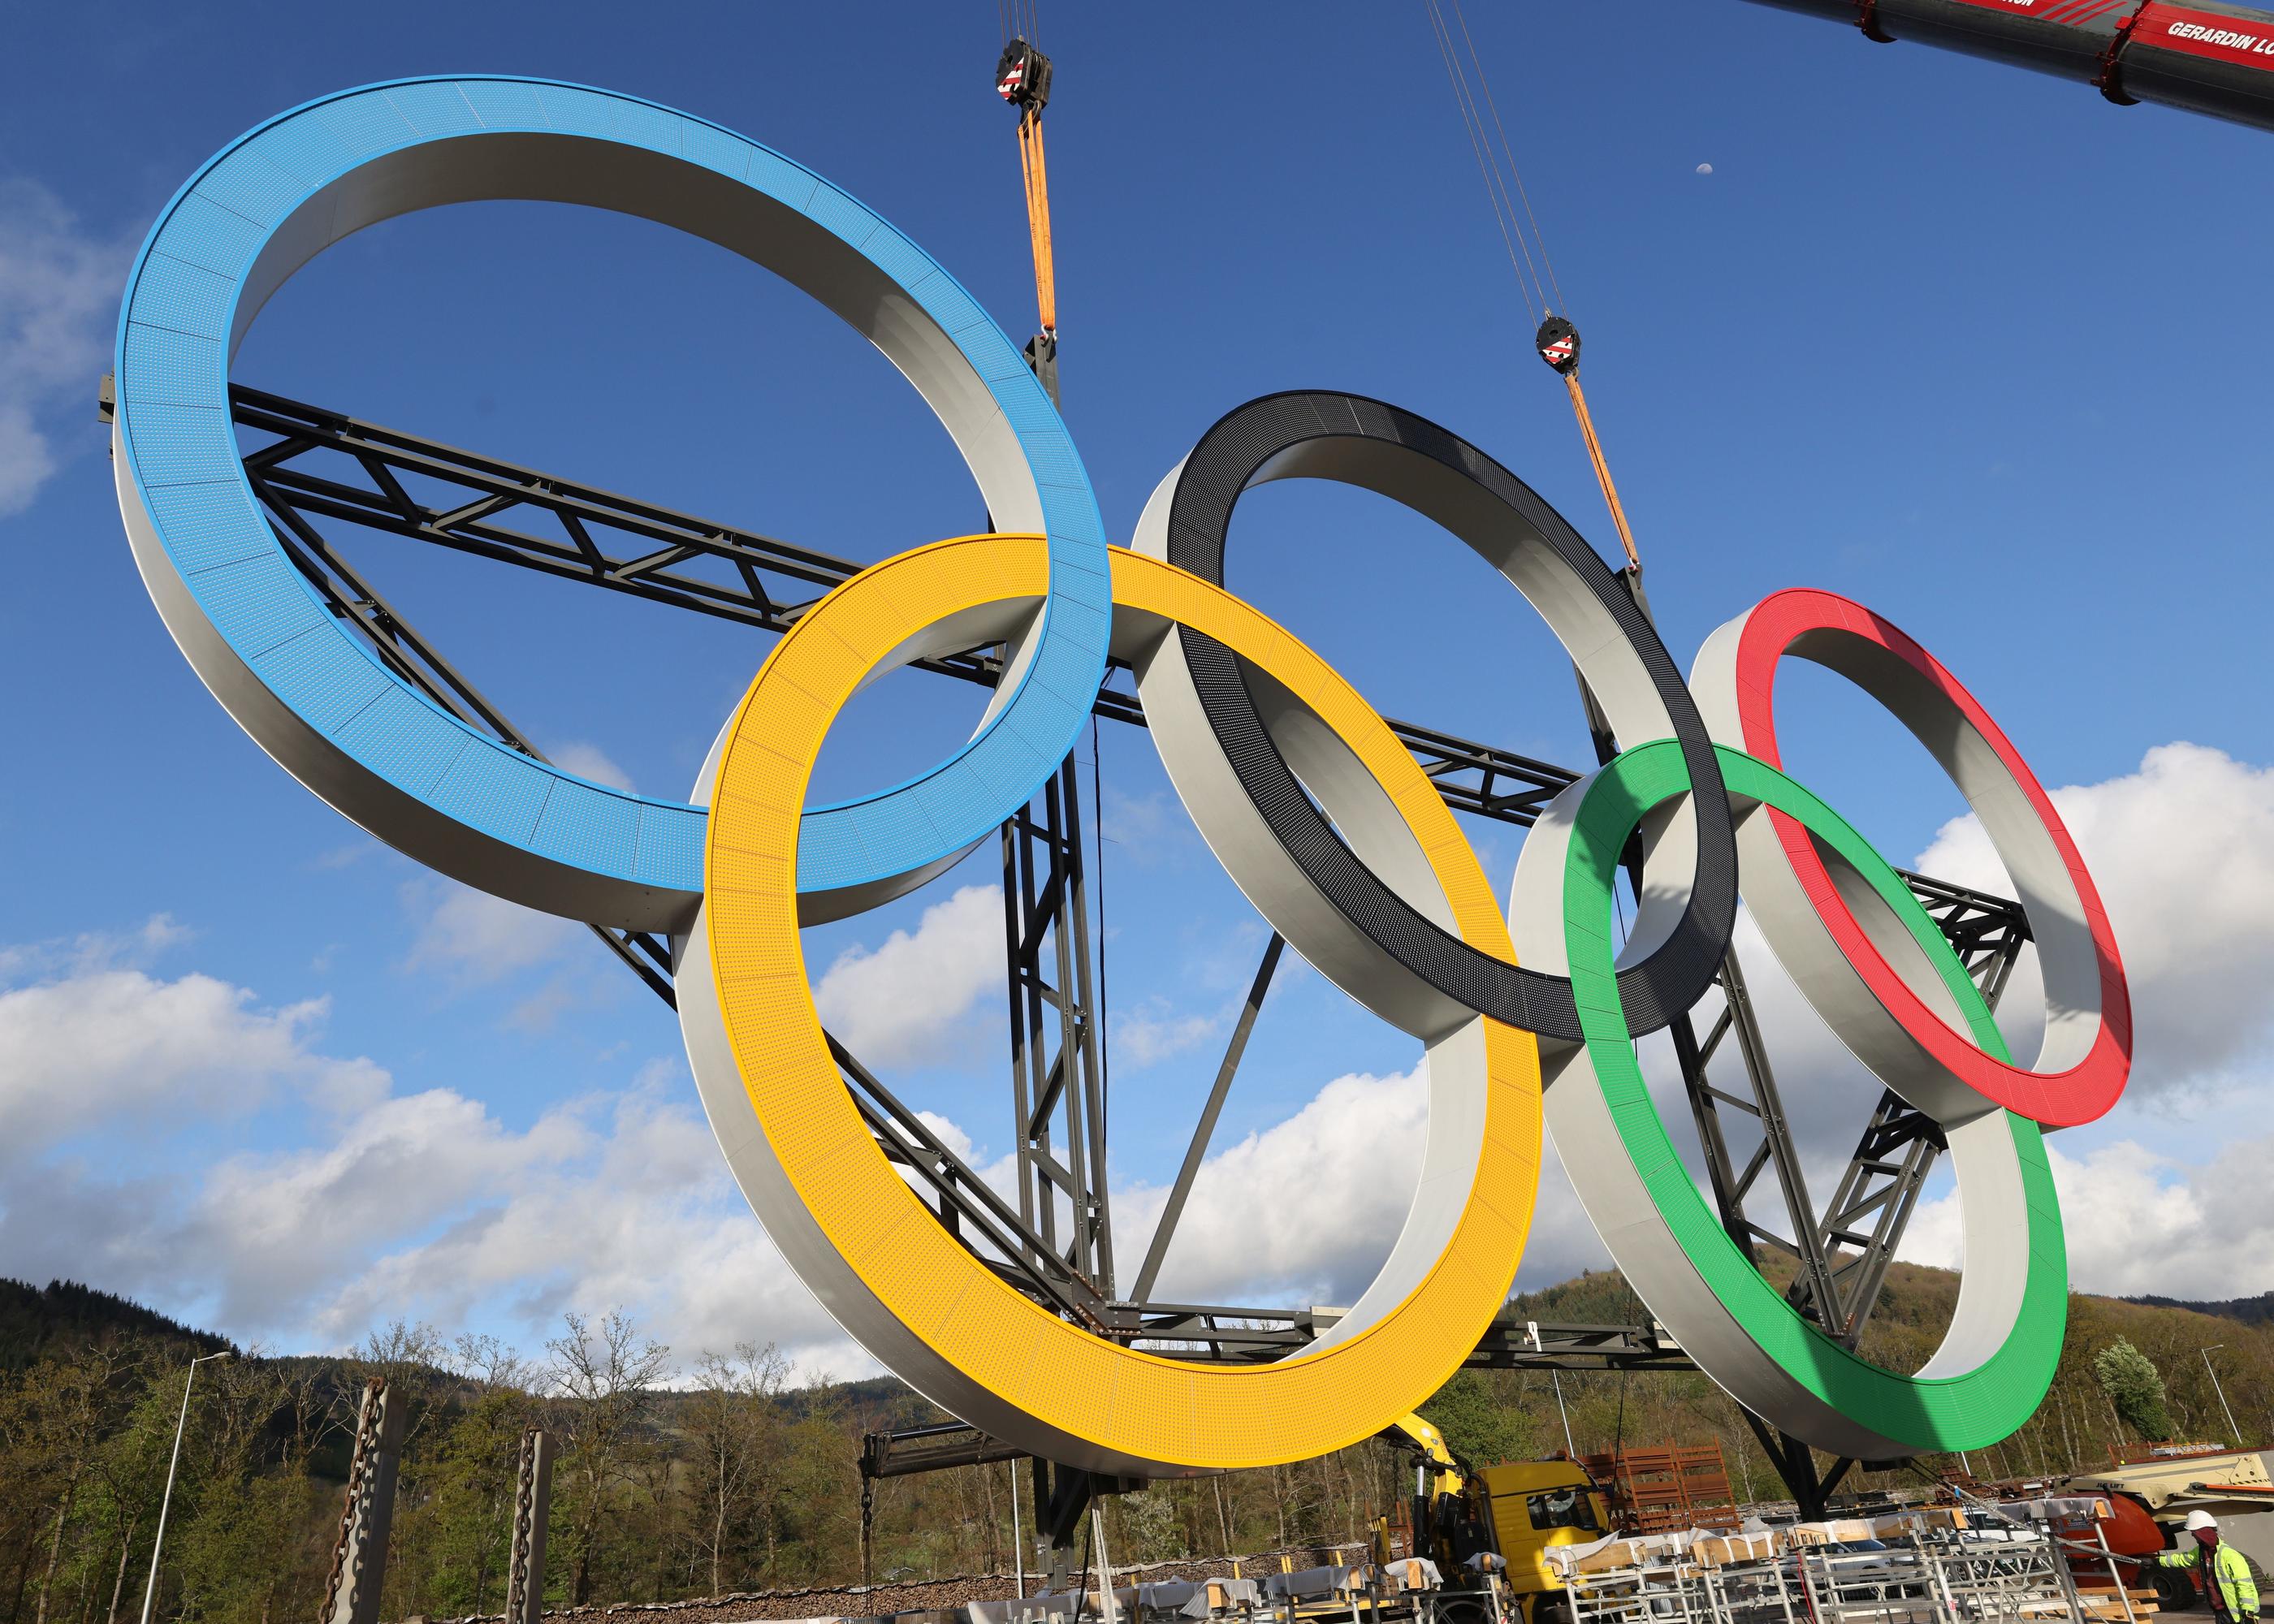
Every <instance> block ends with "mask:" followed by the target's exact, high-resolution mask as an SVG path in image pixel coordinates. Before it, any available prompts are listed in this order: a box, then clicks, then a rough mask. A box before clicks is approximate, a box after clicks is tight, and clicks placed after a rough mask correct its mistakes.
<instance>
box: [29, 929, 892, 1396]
mask: <svg viewBox="0 0 2274 1624" xmlns="http://www.w3.org/2000/svg"><path fill="white" fill-rule="evenodd" d="M325 1014H326V1005H325V1004H323V1003H322V1002H320V1001H314V1002H310V1003H306V1004H294V1005H290V1006H286V1007H283V1008H276V1009H272V1008H266V1007H263V1006H262V1005H261V1004H260V1001H259V999H258V998H257V997H256V996H255V995H254V994H253V993H252V991H250V990H249V989H245V988H241V987H234V986H230V985H229V984H227V983H226V982H223V981H219V980H217V979H215V977H213V976H210V975H206V974H195V973H192V974H185V975H182V976H180V977H178V978H176V979H174V980H170V981H167V980H161V979H158V978H156V977H154V976H152V975H151V974H148V973H147V972H145V971H142V970H139V969H124V968H117V967H112V966H104V965H101V964H93V965H79V966H72V967H70V968H68V969H66V970H65V971H64V972H63V973H60V974H56V975H54V976H52V977H50V978H49V979H48V980H45V981H39V982H36V983H34V984H31V985H27V986H22V987H17V988H12V989H7V990H5V991H0V1274H15V1275H23V1276H26V1277H29V1278H34V1279H47V1278H49V1277H51V1276H56V1275H62V1276H68V1277H71V1278H75V1279H81V1280H87V1281H89V1282H93V1283H94V1284H98V1285H101V1286H102V1287H105V1288H107V1289H112V1290H117V1291H122V1292H125V1293H127V1294H129V1295H132V1296H134V1297H139V1298H140V1299H141V1300H144V1301H147V1302H152V1303H154V1304H157V1305H159V1306H161V1307H162V1308H165V1309H167V1310H169V1311H170V1312H177V1313H180V1314H184V1315H187V1316H189V1317H191V1318H193V1319H198V1320H200V1321H201V1322H203V1323H207V1324H211V1325H214V1326H215V1327H217V1328H220V1329H222V1330H224V1331H226V1332H228V1333H229V1334H230V1335H235V1336H237V1337H239V1338H241V1339H242V1338H248V1337H263V1338H267V1339H269V1340H273V1341H275V1342H278V1343H279V1344H281V1345H283V1346H287V1347H290V1348H294V1349H303V1348H310V1347H322V1346H331V1347H336V1346H341V1345H344V1344H347V1343H350V1342H355V1341H357V1340H358V1339H359V1338H360V1337H361V1336H362V1335H363V1333H364V1332H365V1330H366V1329H368V1328H369V1327H370V1326H372V1325H373V1323H376V1322H378V1321H380V1320H383V1319H391V1318H394V1317H396V1316H398V1315H406V1316H410V1317H411V1318H425V1319H431V1320H433V1321H435V1322H436V1323H438V1324H440V1326H441V1327H443V1328H444V1329H446V1330H450V1329H456V1328H458V1327H463V1326H466V1325H469V1324H478V1325H485V1326H486V1325H492V1324H501V1325H503V1326H504V1327H506V1328H508V1330H510V1331H512V1332H514V1333H515V1334H516V1335H519V1336H520V1337H521V1338H522V1339H523V1340H524V1341H525V1342H529V1343H531V1344H533V1343H534V1342H535V1341H536V1340H537V1339H538V1337H540V1336H542V1335H545V1334H546V1331H547V1330H548V1329H550V1328H551V1327H552V1326H553V1321H554V1320H555V1319H556V1317H557V1315H558V1314H559V1312H561V1310H562V1309H567V1308H576V1309H582V1310H584V1311H587V1312H601V1311H605V1310H606V1309H608V1308H611V1307H614V1306H617V1305H620V1304H621V1305H623V1306H626V1307H628V1308H629V1309H630V1310H632V1311H633V1312H634V1313H635V1314H636V1315H637V1316H638V1317H639V1318H640V1319H642V1321H643V1322H644V1324H645V1325H646V1326H647V1327H648V1328H649V1329H650V1330H651V1332H652V1334H654V1335H658V1336H659V1337H661V1338H662V1339H663V1340H664V1341H666V1342H671V1343H673V1344H674V1346H676V1347H678V1348H680V1349H681V1350H682V1351H684V1352H687V1353H690V1354H691V1353H692V1352H693V1351H695V1350H697V1349H700V1348H703V1347H719V1348H723V1347H729V1346H732V1345H733V1344H734V1342H737V1341H743V1340H756V1341H774V1342H779V1343H780V1344H781V1345H782V1346H783V1347H784V1348H785V1349H786V1350H790V1351H792V1352H793V1354H794V1357H799V1358H800V1359H801V1361H802V1362H803V1363H804V1364H805V1365H807V1366H808V1368H812V1367H813V1366H814V1365H816V1364H817V1363H818V1364H820V1365H825V1366H829V1367H832V1368H835V1369H837V1370H839V1371H840V1372H843V1371H847V1370H848V1369H849V1370H853V1371H855V1372H862V1371H866V1370H868V1369H870V1368H872V1366H871V1365H870V1362H868V1361H867V1360H866V1359H865V1358H864V1357H862V1356H861V1355H859V1354H858V1353H857V1351H856V1350H853V1349H852V1348H851V1346H850V1344H848V1343H847V1342H846V1341H845V1339H844V1337H843V1336H842V1334H841V1333H840V1332H839V1331H838V1330H837V1329H836V1327H835V1326H834V1325H833V1324H832V1322H831V1321H830V1319H828V1317H827V1315H826V1314H825V1312H823V1311H822V1310H821V1308H820V1306H819V1304H817V1303H816V1302H815V1301H814V1300H813V1298H812V1297H810V1296H809V1294H808V1293H807V1292H806V1290H805V1289H804V1288H803V1287H802V1285H800V1284H799V1283H798V1282H796V1280H795V1278H794V1276H793V1275H792V1274H790V1272H789V1269H788V1267H787V1265H786V1264H784V1263H783V1262H782V1261H781V1259H780V1258H779V1254H777V1253H776V1252H775V1251H774V1250H773V1248H772V1244H771V1243H769V1242H768V1241H767V1240H766V1239H765V1237H764V1233H763V1231H762V1230H761V1229H759V1227H758V1224H757V1220H756V1219H755V1218H753V1217H752V1216H751V1214H750V1213H749V1208H748V1207H746V1206H745V1205H744V1204H743V1202H742V1197H741V1194H740V1192H737V1191H736V1190H735V1188H734V1184H733V1182H732V1180H731V1179H730V1178H729V1177H728V1176H727V1171H726V1169H725V1165H724V1163H723V1162H721V1160H720V1158H719V1154H718V1150H717V1148H716V1147H715V1145H714V1143H713V1141H712V1136H711V1132H710V1130H709V1128H708V1126H707V1125H706V1124H704V1120H703V1117H702V1116H701V1114H700V1112H699V1111H697V1109H693V1107H692V1105H691V1103H690V1099H691V1093H692V1091H691V1089H689V1087H688V1086H686V1083H685V1079H684V1075H683V1072H682V1071H681V1068H680V1067H679V1066H678V1064H676V1063H675V1062H663V1063H658V1064H654V1065H651V1066H650V1067H649V1068H647V1069H646V1070H645V1071H644V1072H643V1073H641V1074H640V1075H639V1076H638V1077H636V1078H635V1079H633V1080H632V1081H631V1082H630V1083H629V1085H628V1086H625V1087H624V1088H622V1089H621V1090H620V1091H614V1092H606V1093H602V1094H595V1095H592V1096H591V1097H587V1098H584V1099H579V1100H573V1101H564V1102H562V1103H560V1104H558V1105H555V1106H553V1107H552V1108H551V1109H547V1110H546V1111H545V1112H543V1113H542V1114H541V1115H539V1116H538V1117H537V1119H536V1120H535V1121H533V1122H531V1124H528V1125H527V1126H525V1127H516V1126H514V1125H513V1124H509V1123H508V1122H506V1121H505V1120H504V1119H502V1118H501V1116H499V1115H498V1114H497V1113H496V1112H495V1111H493V1109H491V1108H490V1107H489V1106H487V1105H486V1104H485V1103H483V1102H482V1101H477V1100H473V1099H471V1098H469V1097H467V1096H466V1095H464V1094H461V1093H459V1092H457V1091H456V1090H454V1089H450V1088H443V1087H434V1088H426V1089H421V1090H417V1091H410V1092H398V1091H397V1089H396V1086H395V1081H394V1079H391V1078H390V1077H389V1076H388V1073H387V1072H386V1071H383V1070H382V1069H380V1067H378V1066H376V1065H374V1064H372V1063H371V1062H369V1061H367V1060H362V1059H339V1058H335V1057H333V1056H328V1055H326V1054H324V1053H322V1052H321V1051H320V1048H319V1047H318V1043H319V1040H320V1030H321V1026H322V1022H323V1019H324V1017H325ZM296 1102H300V1103H307V1104H312V1105H314V1106H316V1107H318V1108H319V1109H316V1110H314V1111H312V1112H302V1113H297V1114H292V1113H289V1110H288V1109H279V1110H278V1111H276V1112H275V1113H273V1114H270V1115H266V1116H255V1115H254V1113H256V1112H258V1111H260V1110H261V1109H262V1108H264V1107H275V1108H290V1106H291V1105H293V1104H294V1103H296ZM217 1121H218V1122H223V1123H226V1124H228V1127H227V1132H230V1133H240V1134H250V1133H255V1132H259V1133H262V1134H265V1135H267V1136H268V1137H271V1138H273V1137H275V1135H276V1134H278V1133H279V1132H286V1133H288V1134H289V1135H290V1139H291V1142H290V1143H288V1145H287V1147H283V1148H272V1149H264V1150H245V1151H241V1152H237V1153H236V1154H223V1155H222V1156H220V1157H219V1158H218V1159H215V1160H206V1159H204V1153H202V1152H201V1151H200V1150H198V1149H194V1148H186V1147H196V1146H197V1145H198V1144H199V1135H200V1133H201V1132H207V1131H209V1130H211V1129H212V1128H213V1127H214V1125H215V1123H216V1122H217ZM139 1139H147V1141H149V1143H150V1145H151V1146H152V1147H154V1149H153V1150H151V1151H149V1152H148V1153H147V1154H135V1151H134V1143H135V1141H137V1140H139Z"/></svg>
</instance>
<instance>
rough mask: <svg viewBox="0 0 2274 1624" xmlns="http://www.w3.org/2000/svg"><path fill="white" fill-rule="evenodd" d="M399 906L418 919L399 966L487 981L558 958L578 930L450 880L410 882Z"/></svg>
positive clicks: (562, 920)
mask: <svg viewBox="0 0 2274 1624" xmlns="http://www.w3.org/2000/svg"><path fill="white" fill-rule="evenodd" d="M403 902H404V904H405V906H408V907H409V908H410V910H411V911H412V912H413V913H414V914H419V915H421V916H423V917H422V918H421V919H420V922H419V925H418V936H417V937H416V938H415V939H414V940H413V941H412V943H411V944H410V958H409V959H408V960H407V961H406V965H405V967H406V968H410V969H414V970H417V969H440V970H443V971H448V972H451V973H454V974H462V975H464V976H467V977H469V978H471V980H474V981H496V980H498V979H499V978H501V977H502V976H506V975H509V974H513V973H514V972H515V971H516V970H526V969H528V968H529V967H530V966H532V965H537V964H542V963H544V962H546V961H547V960H549V959H554V958H557V957H559V956H560V954H561V951H562V950H563V949H564V948H565V947H567V946H568V945H569V944H570V943H571V942H572V941H574V940H575V939H576V936H577V935H578V934H579V933H580V932H581V931H582V929H583V927H582V926H580V925H578V924H576V922H575V921H571V920H565V919H559V918H556V917H555V916H553V914H540V913H538V912H537V910H536V909H534V908H525V907H523V906H521V905H520V904H519V903H517V902H508V901H506V900H505V899H504V898H501V897H493V896H491V895H490V894H489V893H488V892H487V891H475V890H473V889H471V887H469V886H464V885H461V884H459V883H457V882H456V881H455V880H443V879H435V880H415V881H412V882H411V883H409V884H407V885H405V886H404V887H403Z"/></svg>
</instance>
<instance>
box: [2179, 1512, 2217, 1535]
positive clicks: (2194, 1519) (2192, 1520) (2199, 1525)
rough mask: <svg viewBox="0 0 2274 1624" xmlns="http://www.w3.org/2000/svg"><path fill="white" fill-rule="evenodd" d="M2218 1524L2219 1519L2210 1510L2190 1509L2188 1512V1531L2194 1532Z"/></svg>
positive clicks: (2214, 1526)
mask: <svg viewBox="0 0 2274 1624" xmlns="http://www.w3.org/2000/svg"><path fill="white" fill-rule="evenodd" d="M2217 1527H2218V1518H2217V1517H2215V1516H2213V1515H2211V1514H2210V1512H2208V1511H2190V1512H2189V1513H2187V1532H2189V1533H2190V1534H2192V1533H2194V1532H2195V1530H2197V1529H2204V1528H2217Z"/></svg>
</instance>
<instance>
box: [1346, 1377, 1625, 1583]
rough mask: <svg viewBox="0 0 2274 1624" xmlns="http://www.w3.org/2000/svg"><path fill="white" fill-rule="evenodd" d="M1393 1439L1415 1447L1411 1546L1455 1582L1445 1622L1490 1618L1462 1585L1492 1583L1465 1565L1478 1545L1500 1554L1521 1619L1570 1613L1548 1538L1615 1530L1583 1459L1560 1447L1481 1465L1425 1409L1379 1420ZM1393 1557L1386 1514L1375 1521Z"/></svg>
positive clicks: (1577, 1539)
mask: <svg viewBox="0 0 2274 1624" xmlns="http://www.w3.org/2000/svg"><path fill="white" fill-rule="evenodd" d="M1379 1436H1380V1437H1381V1438H1382V1440H1384V1441H1385V1442H1388V1443H1391V1444H1395V1445H1397V1446H1398V1447H1401V1448H1404V1449H1408V1450H1411V1451H1412V1453H1413V1454H1414V1455H1415V1457H1416V1459H1415V1462H1414V1472H1413V1489H1414V1493H1413V1507H1412V1519H1413V1521H1412V1528H1413V1540H1412V1555H1415V1556H1426V1557H1428V1558H1430V1559H1431V1560H1434V1562H1436V1563H1437V1564H1438V1567H1439V1569H1440V1570H1441V1571H1442V1573H1444V1574H1445V1575H1446V1576H1447V1578H1448V1579H1449V1581H1451V1582H1452V1588H1449V1590H1448V1592H1447V1597H1446V1599H1445V1600H1444V1601H1443V1602H1442V1603H1441V1605H1440V1606H1439V1609H1438V1616H1439V1618H1440V1620H1444V1624H1484V1621H1485V1620H1487V1619H1489V1618H1491V1617H1492V1616H1493V1609H1492V1608H1491V1607H1490V1606H1489V1605H1487V1604H1486V1603H1485V1602H1484V1601H1483V1599H1482V1598H1481V1597H1480V1598H1479V1599H1478V1600H1476V1601H1475V1602H1473V1603H1470V1604H1467V1605H1465V1604H1464V1603H1463V1601H1462V1600H1461V1599H1460V1597H1461V1590H1460V1589H1459V1587H1460V1586H1461V1585H1462V1584H1463V1583H1474V1584H1477V1585H1480V1586H1481V1585H1484V1584H1486V1583H1488V1581H1487V1575H1485V1574H1483V1573H1477V1574H1474V1575H1465V1574H1464V1573H1463V1572H1462V1568H1464V1566H1465V1564H1466V1563H1467V1561H1468V1559H1469V1558H1470V1557H1471V1556H1472V1555H1474V1554H1476V1553H1479V1552H1490V1553H1493V1554H1494V1555H1495V1556H1497V1557H1498V1558H1500V1559H1501V1563H1502V1566H1501V1568H1500V1569H1499V1573H1500V1582H1501V1583H1502V1584H1503V1585H1504V1586H1505V1587H1506V1590H1507V1594H1508V1601H1509V1603H1510V1606H1511V1608H1512V1610H1513V1611H1514V1613H1516V1614H1517V1616H1518V1618H1519V1619H1520V1620H1521V1624H1551V1621H1552V1620H1560V1619H1564V1618H1568V1617H1569V1615H1570V1608H1569V1606H1568V1605H1567V1604H1566V1602H1565V1599H1564V1595H1563V1583H1562V1580H1560V1579H1558V1578H1556V1577H1555V1574H1554V1573H1553V1572H1552V1571H1551V1570H1550V1569H1549V1568H1548V1566H1547V1549H1548V1547H1549V1546H1551V1545H1587V1544H1591V1543H1593V1541H1595V1540H1598V1539H1600V1538H1603V1537H1604V1536H1605V1535H1606V1534H1608V1533H1609V1532H1610V1531H1611V1523H1610V1508H1609V1505H1608V1501H1607V1500H1605V1497H1604V1495H1603V1492H1602V1490H1601V1488H1600V1486H1598V1485H1596V1483H1595V1482H1594V1481H1593V1479H1592V1478H1590V1477H1588V1476H1587V1473H1586V1470H1585V1468H1583V1467H1582V1466H1580V1465H1579V1463H1578V1462H1576V1461H1570V1460H1565V1459H1562V1458H1561V1457H1555V1458H1551V1459H1548V1460H1545V1461H1518V1462H1510V1463H1508V1464H1505V1465H1500V1466H1487V1467H1485V1468H1483V1469H1482V1470H1479V1469H1478V1468H1476V1467H1473V1466H1471V1465H1470V1464H1469V1463H1468V1462H1465V1461H1464V1460H1462V1459H1461V1458H1460V1457H1459V1456H1458V1455H1455V1454H1454V1453H1453V1451H1452V1449H1451V1448H1450V1447H1449V1446H1448V1445H1447V1444H1446V1442H1445V1435H1444V1434H1443V1433H1442V1432H1439V1431H1438V1430H1437V1429H1436V1428H1435V1427H1434V1426H1433V1425H1430V1424H1429V1423H1428V1422H1427V1421H1425V1420H1423V1419H1422V1418H1421V1417H1419V1416H1405V1417H1401V1418H1400V1419H1398V1420H1397V1421H1393V1422H1391V1423H1390V1424H1389V1425H1388V1426H1386V1427H1384V1428H1382V1432H1381V1433H1380V1434H1379ZM1376 1529H1377V1531H1378V1538H1379V1541H1380V1544H1381V1545H1382V1548H1381V1549H1380V1550H1378V1551H1377V1552H1376V1553H1375V1554H1376V1558H1377V1560H1388V1559H1389V1555H1390V1553H1389V1549H1388V1545H1389V1528H1388V1523H1387V1519H1383V1520H1382V1521H1380V1522H1377V1523H1376Z"/></svg>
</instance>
